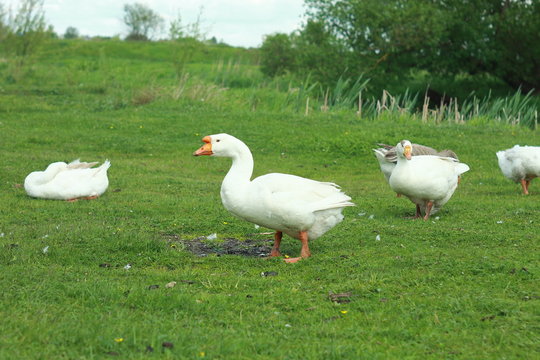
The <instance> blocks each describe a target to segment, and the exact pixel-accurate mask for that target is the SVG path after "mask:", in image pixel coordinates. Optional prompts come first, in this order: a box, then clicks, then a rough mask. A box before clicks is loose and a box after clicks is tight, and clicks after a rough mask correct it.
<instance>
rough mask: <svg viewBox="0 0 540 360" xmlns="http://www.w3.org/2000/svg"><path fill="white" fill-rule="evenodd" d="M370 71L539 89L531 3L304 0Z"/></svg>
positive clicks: (537, 25) (535, 12) (537, 21)
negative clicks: (490, 80) (474, 78)
mask: <svg viewBox="0 0 540 360" xmlns="http://www.w3.org/2000/svg"><path fill="white" fill-rule="evenodd" d="M305 2H306V4H307V7H308V11H307V17H308V19H310V20H315V21H319V22H322V23H323V24H324V26H325V27H326V28H327V29H328V31H329V32H330V33H331V34H332V36H333V37H334V38H335V39H338V40H341V41H343V42H344V43H345V44H346V46H347V48H348V49H349V54H348V57H349V59H351V60H350V63H355V66H356V67H357V68H358V69H363V70H364V71H368V72H370V76H384V75H390V74H391V75H393V76H398V77H403V76H406V75H407V74H410V71H411V70H418V71H422V70H424V71H428V72H430V73H431V74H434V75H436V76H441V77H442V76H445V77H451V76H455V75H458V74H471V75H475V74H489V75H491V76H498V77H499V78H500V79H502V80H504V81H505V82H506V83H507V84H509V85H511V86H512V87H514V88H519V87H521V88H522V89H524V90H530V89H533V88H536V89H540V42H539V41H538V34H539V33H540V16H539V14H540V1H538V0H532V1H530V0H469V1H462V0H430V1H427V0H408V1H403V0H388V1H379V0H306V1H305Z"/></svg>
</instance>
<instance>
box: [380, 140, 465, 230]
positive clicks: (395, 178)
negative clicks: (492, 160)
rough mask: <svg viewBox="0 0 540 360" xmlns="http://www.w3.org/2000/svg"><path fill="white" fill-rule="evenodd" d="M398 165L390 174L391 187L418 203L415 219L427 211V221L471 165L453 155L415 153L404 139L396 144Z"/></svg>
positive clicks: (425, 217)
mask: <svg viewBox="0 0 540 360" xmlns="http://www.w3.org/2000/svg"><path fill="white" fill-rule="evenodd" d="M396 153H397V165H396V167H395V169H394V170H393V171H392V174H391V175H390V179H389V183H390V187H391V188H392V189H393V190H394V191H395V192H397V193H398V194H403V195H405V196H407V197H408V198H409V199H410V200H411V201H412V202H413V203H415V204H416V214H415V218H418V217H420V216H421V215H422V211H423V212H424V214H425V215H424V220H427V219H428V218H429V215H430V214H434V213H435V212H437V211H438V210H439V209H440V208H441V207H442V206H443V205H444V204H446V202H448V200H450V198H451V197H452V194H453V193H454V191H455V190H456V187H457V185H458V177H459V176H460V175H461V174H463V173H464V172H466V171H468V170H469V166H467V165H466V164H463V163H460V162H459V161H457V160H456V159H454V158H451V157H441V156H434V155H423V156H414V157H413V156H412V154H411V153H412V144H411V142H410V141H409V140H403V141H401V142H399V143H398V144H397V145H396Z"/></svg>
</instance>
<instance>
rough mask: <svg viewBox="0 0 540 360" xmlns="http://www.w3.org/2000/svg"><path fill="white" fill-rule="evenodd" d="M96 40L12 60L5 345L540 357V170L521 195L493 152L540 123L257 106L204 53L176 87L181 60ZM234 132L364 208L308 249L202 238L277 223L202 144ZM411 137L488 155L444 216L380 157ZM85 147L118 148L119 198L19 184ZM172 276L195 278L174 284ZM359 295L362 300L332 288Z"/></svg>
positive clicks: (5, 138)
mask: <svg viewBox="0 0 540 360" xmlns="http://www.w3.org/2000/svg"><path fill="white" fill-rule="evenodd" d="M88 44H90V45H88V46H89V47H85V46H86V45H85V44H81V45H80V47H81V49H80V50H74V49H71V48H68V49H70V50H69V51H68V52H67V53H66V54H67V55H63V54H59V55H54V56H52V57H50V58H47V59H41V60H40V61H39V62H37V63H36V64H35V65H34V66H33V68H32V69H33V70H32V72H31V73H30V74H29V75H26V76H24V77H23V78H21V79H20V80H18V81H17V82H15V83H13V82H11V80H9V79H8V76H7V75H6V74H7V73H8V68H7V67H4V68H3V69H2V71H3V73H2V79H4V80H2V81H3V82H0V91H1V96H0V134H1V141H0V156H1V158H2V163H1V167H0V190H1V191H0V204H2V205H1V206H0V234H3V235H1V237H0V274H1V275H0V287H1V288H2V291H1V292H0V294H1V295H0V317H1V319H2V321H0V358H2V359H14V358H19V359H23V358H25V359H26V358H28V359H38V358H55V359H58V358H66V359H73V358H78V359H101V358H108V357H113V358H114V357H116V358H123V359H125V358H130V359H138V358H162V357H163V358H174V359H177V358H187V359H196V358H208V359H232V358H234V359H253V358H257V359H268V358H286V359H345V358H347V359H353V358H365V359H387V358H400V359H401V358H410V359H441V358H445V359H525V358H531V359H532V358H535V357H536V356H535V354H537V353H538V351H539V350H540V349H539V346H538V344H539V343H540V341H539V340H540V339H539V336H538V334H539V330H540V329H539V305H538V301H539V296H540V291H539V287H538V275H537V274H538V273H539V271H540V268H539V266H538V234H537V233H538V222H539V220H538V219H540V216H539V215H540V210H539V207H538V199H539V197H540V182H538V183H536V182H535V181H533V182H532V185H531V188H530V190H531V195H530V196H523V195H521V193H520V186H519V185H517V184H514V183H512V182H511V181H509V180H507V179H505V178H504V177H503V176H502V174H501V172H500V170H499V169H498V166H497V161H496V156H495V152H496V151H497V150H501V149H505V148H509V147H511V146H513V145H514V144H529V145H538V143H537V141H538V134H537V133H536V132H534V131H531V130H529V129H526V128H523V127H519V126H510V125H508V124H498V123H493V122H489V121H488V122H484V121H481V120H478V121H471V122H469V123H468V124H465V125H457V124H451V123H449V122H442V123H441V124H433V123H428V124H422V123H421V121H420V120H419V119H416V118H414V117H412V116H410V115H407V114H399V112H383V113H382V114H380V115H379V116H377V117H362V118H358V117H357V116H356V115H355V114H354V112H351V111H329V112H326V113H324V112H320V111H317V112H312V113H310V115H309V116H304V115H303V109H302V110H300V111H295V110H294V109H290V108H284V109H283V110H276V109H272V107H270V106H269V107H267V108H265V107H264V106H263V105H264V104H260V103H259V104H260V105H261V106H253V105H254V103H253V96H254V94H259V95H260V96H261V98H262V99H264V96H263V95H265V94H266V95H271V94H273V93H270V92H268V91H267V90H264V89H256V88H242V86H239V87H237V88H232V87H231V89H230V90H227V91H222V92H215V93H212V94H211V95H212V96H213V97H209V98H210V99H213V101H202V100H201V98H200V96H198V95H200V94H201V93H195V94H194V93H193V91H194V90H193V89H195V88H196V87H197V86H199V87H203V89H202V90H201V89H200V88H199V89H198V90H197V91H203V93H204V91H207V92H209V93H211V92H212V91H217V90H215V88H214V90H212V89H209V83H206V82H202V83H201V81H202V80H201V78H200V77H198V76H202V75H197V71H198V70H197V69H202V68H204V66H206V67H208V65H205V64H200V63H190V64H188V65H187V71H188V72H189V73H190V74H194V75H191V76H190V78H189V79H188V80H186V83H185V90H184V92H181V94H180V95H179V96H178V97H177V98H174V96H173V95H171V94H172V93H173V90H174V89H175V86H177V84H178V83H177V82H178V81H180V80H181V79H179V78H178V74H177V73H176V70H175V67H174V64H173V62H172V61H171V60H170V59H164V58H162V57H160V56H158V55H157V54H154V53H153V52H151V51H149V50H148V49H146V50H144V51H143V52H142V53H141V56H140V57H136V56H131V55H130V56H129V57H125V58H124V55H122V54H124V50H122V49H117V52H115V51H116V50H115V51H113V50H112V49H115V47H114V44H111V43H108V42H104V44H106V45H103V46H109V47H112V49H111V50H110V51H109V50H107V53H108V54H109V53H110V54H117V55H115V56H113V55H105V56H104V55H100V51H99V50H95V49H94V50H92V47H93V46H96V45H95V44H94V43H88ZM117 44H120V45H118V46H127V45H125V44H124V43H120V42H118V43H117ZM133 46H135V45H133ZM156 46H157V45H156ZM159 46H160V47H161V46H163V45H161V44H160V45H159ZM160 49H161V48H160ZM66 51H67V50H66ZM130 51H133V52H134V54H138V52H137V49H133V48H132V49H131V50H130ZM141 51H142V50H141ZM76 54H86V55H85V56H81V57H80V58H79V57H77V56H76ZM223 58H224V57H221V56H219V55H216V63H215V64H216V65H210V70H212V69H216V68H217V67H219V62H220V61H224V60H223ZM89 64H90V65H89ZM92 64H93V65H92ZM225 64H226V62H225ZM246 66H248V68H251V67H250V66H251V65H246ZM225 67H226V66H225ZM231 71H232V70H231ZM235 71H236V70H235ZM200 74H202V73H200ZM207 76H208V78H207V79H219V81H225V80H224V79H228V78H227V77H226V76H224V75H220V74H208V75H207ZM6 79H7V80H6ZM226 81H230V80H226ZM190 82H191V83H190ZM201 84H203V85H201ZM204 84H206V85H204ZM204 86H206V87H205V88H204ZM141 89H150V90H152V89H153V91H154V92H152V91H150V90H149V95H148V94H147V95H145V96H146V98H145V99H149V101H142V102H139V101H134V99H138V98H137V94H138V93H137V91H140V90H141ZM250 97H251V100H250ZM250 101H251V102H250ZM255 105H257V104H255ZM219 132H227V133H230V134H233V135H235V136H237V137H238V138H240V139H242V140H244V141H245V142H246V143H247V144H248V146H249V147H250V148H251V150H252V152H253V154H254V158H255V174H254V175H255V176H258V175H262V174H265V173H268V172H285V173H292V174H296V175H300V176H304V177H309V178H313V179H318V180H324V181H333V182H336V183H338V184H340V185H341V186H342V188H343V190H344V191H345V192H346V193H347V194H349V195H350V196H351V197H352V198H353V200H354V201H355V202H356V204H357V207H355V208H347V209H345V211H344V213H345V216H346V218H345V220H344V221H343V222H342V223H341V224H340V225H338V226H337V227H336V228H335V229H333V230H332V231H331V232H329V233H328V234H326V235H325V236H323V237H322V238H320V239H318V240H316V241H314V242H313V243H312V244H311V246H310V247H311V251H312V253H313V257H312V258H310V259H308V260H305V261H301V262H299V263H298V264H291V265H288V264H285V263H283V262H282V261H281V260H277V259H274V260H265V259H260V258H251V257H241V256H233V255H226V256H216V255H209V256H206V257H198V256H195V255H193V254H191V253H188V252H187V251H185V250H184V249H183V248H182V246H176V244H175V243H171V242H170V241H169V239H170V235H171V234H174V235H177V236H179V237H180V238H182V239H193V238H196V237H199V236H206V235H209V234H211V233H217V234H218V241H222V240H223V239H224V238H227V237H235V238H239V239H247V238H257V239H264V238H269V236H268V235H249V234H253V233H254V232H257V230H255V229H254V227H253V225H252V224H249V223H247V222H245V221H242V220H239V219H236V218H234V217H233V216H232V215H230V214H229V213H227V211H226V210H225V209H224V208H223V207H222V205H221V201H220V197H219V188H220V184H221V180H222V179H223V177H224V175H225V173H226V171H227V170H228V167H229V165H230V163H229V160H227V159H218V158H206V157H205V158H195V157H193V156H191V154H192V152H193V151H194V150H196V149H197V148H198V147H199V146H200V145H201V142H200V138H201V137H202V136H204V135H208V134H213V133H219ZM403 138H408V139H410V140H413V141H414V142H418V143H422V144H426V145H431V146H434V147H437V148H450V149H453V150H454V151H456V153H457V154H458V155H459V157H460V159H461V160H462V161H463V162H465V163H467V164H468V165H469V166H470V167H471V170H470V171H469V172H468V173H466V174H465V175H464V176H463V179H462V183H461V185H460V186H459V188H458V189H457V191H456V193H455V194H454V196H453V198H452V199H451V200H450V201H449V202H448V204H446V205H445V207H444V208H443V209H442V210H441V211H440V213H438V214H437V216H438V219H436V218H433V219H432V221H428V222H423V221H411V220H408V219H404V217H405V216H409V215H412V214H413V213H414V206H413V205H412V203H410V202H409V201H408V200H407V199H404V198H396V197H395V194H394V193H393V192H392V191H391V189H390V188H389V186H388V185H387V184H386V183H385V181H384V177H383V175H382V174H381V172H380V171H379V168H378V164H377V161H376V159H375V157H374V156H373V155H372V152H371V149H372V148H373V147H374V146H375V144H376V143H377V142H387V143H396V142H397V141H399V140H401V139H403ZM79 157H80V158H81V160H83V161H85V160H86V161H103V160H105V159H106V158H108V159H110V160H111V162H112V167H111V169H110V170H109V179H110V186H109V190H108V191H107V192H106V193H105V194H104V196H103V197H101V198H99V199H97V200H93V201H79V202H75V203H67V202H61V201H45V200H36V199H31V198H29V197H27V196H26V194H25V192H24V190H23V189H22V188H20V187H19V186H18V185H17V184H22V182H23V181H24V178H25V176H26V175H27V174H28V173H29V172H31V171H34V170H38V169H42V168H45V166H46V165H47V164H49V163H50V162H52V161H59V160H73V159H75V158H79ZM536 181H538V180H536ZM361 214H363V215H361ZM371 215H373V216H371ZM499 222H502V223H499ZM261 230H264V229H261ZM261 230H259V231H261ZM377 234H379V235H380V237H381V240H380V241H376V239H375V237H376V235H377ZM172 245H175V246H172ZM45 246H49V248H48V252H47V253H43V248H44V247H45ZM282 248H283V249H282V250H283V252H284V253H286V254H289V255H291V256H297V254H298V253H299V250H300V244H299V242H298V241H296V240H292V239H290V238H285V239H284V241H283V245H282ZM128 263H129V264H131V265H132V268H131V269H129V270H126V269H124V266H125V265H126V264H128ZM101 264H109V265H110V266H108V267H101V266H100V265H101ZM265 271H275V272H277V273H278V274H277V276H272V277H262V276H261V275H260V274H261V272H265ZM170 281H177V285H176V286H175V287H174V288H171V289H167V288H165V284H166V283H168V282H170ZM151 285H159V288H157V289H149V286H151ZM343 292H351V296H350V302H349V303H342V304H337V303H334V302H332V301H331V300H330V299H329V296H328V294H329V293H343ZM120 338H121V339H123V341H121V342H117V341H115V339H120ZM163 342H171V343H173V344H174V347H173V348H172V349H171V348H164V347H163V346H162V344H163ZM148 346H151V347H152V348H153V350H154V351H153V352H148V351H147V350H146V349H147V347H148ZM115 355H117V356H115Z"/></svg>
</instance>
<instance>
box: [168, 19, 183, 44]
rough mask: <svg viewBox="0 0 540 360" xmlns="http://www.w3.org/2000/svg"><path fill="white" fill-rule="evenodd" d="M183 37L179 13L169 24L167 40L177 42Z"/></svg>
mask: <svg viewBox="0 0 540 360" xmlns="http://www.w3.org/2000/svg"><path fill="white" fill-rule="evenodd" d="M184 35H185V31H184V26H183V25H182V17H181V16H180V13H178V15H176V19H173V20H172V21H171V22H170V23H169V39H171V40H178V39H181V38H183V37H184Z"/></svg>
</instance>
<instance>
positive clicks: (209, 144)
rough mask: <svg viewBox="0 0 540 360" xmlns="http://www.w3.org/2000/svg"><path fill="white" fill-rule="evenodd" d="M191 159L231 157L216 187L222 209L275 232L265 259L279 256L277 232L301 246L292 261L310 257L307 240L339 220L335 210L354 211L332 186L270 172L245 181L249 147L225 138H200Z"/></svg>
mask: <svg viewBox="0 0 540 360" xmlns="http://www.w3.org/2000/svg"><path fill="white" fill-rule="evenodd" d="M202 140H203V142H204V143H205V144H204V145H203V146H202V147H201V148H200V149H198V150H197V151H195V152H194V153H193V155H195V156H200V155H212V156H219V157H230V158H232V166H231V168H230V170H229V172H228V173H227V175H226V176H225V179H223V183H222V185H221V201H222V203H223V206H225V208H226V209H227V210H229V211H230V212H231V213H232V214H234V215H235V216H237V217H239V218H241V219H244V220H247V221H249V222H252V223H255V224H257V225H261V226H264V227H267V228H270V229H274V230H276V233H275V235H274V246H273V248H272V252H271V254H270V255H271V256H280V255H281V254H280V252H279V247H280V243H281V238H282V235H283V234H282V233H285V234H287V235H289V236H291V237H293V238H296V239H299V240H300V241H301V242H302V250H301V252H300V257H297V258H289V259H285V261H286V262H297V261H298V260H300V259H302V258H307V257H309V256H311V253H310V251H309V246H308V240H314V239H316V238H318V237H320V236H321V235H323V234H324V233H325V232H327V231H328V230H330V229H331V228H333V227H334V226H335V225H337V224H338V223H339V222H341V221H342V220H343V215H342V214H341V211H342V210H343V208H344V207H346V206H354V204H353V203H352V202H350V200H351V198H350V197H349V196H347V195H345V194H344V193H343V192H341V190H339V187H338V186H337V185H336V184H333V183H327V182H319V181H315V180H310V179H306V178H302V177H299V176H294V175H288V174H278V173H272V174H267V175H263V176H259V177H258V178H256V179H253V180H251V175H252V173H253V157H252V155H251V152H250V151H249V148H248V147H247V146H246V144H244V143H243V142H242V141H240V140H239V139H237V138H235V137H234V136H231V135H228V134H216V135H210V136H205V137H204V138H203V139H202Z"/></svg>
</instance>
